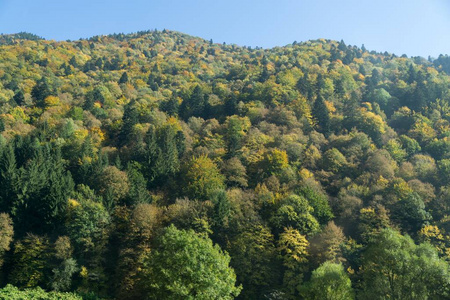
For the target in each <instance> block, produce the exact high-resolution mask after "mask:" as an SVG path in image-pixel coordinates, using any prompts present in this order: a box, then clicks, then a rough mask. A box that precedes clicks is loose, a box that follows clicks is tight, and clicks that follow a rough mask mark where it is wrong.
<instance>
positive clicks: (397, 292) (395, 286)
mask: <svg viewBox="0 0 450 300" xmlns="http://www.w3.org/2000/svg"><path fill="white" fill-rule="evenodd" d="M362 276H363V289H362V293H361V295H360V296H361V298H363V299H364V298H365V299H368V298H370V299H445V298H448V297H449V296H450V294H449V292H450V289H449V288H450V273H449V267H448V264H447V263H446V262H445V261H443V260H441V259H439V257H438V253H437V250H436V249H435V248H434V247H433V246H431V245H430V244H420V245H416V244H415V243H414V241H413V240H412V239H411V238H410V237H408V236H402V235H401V234H400V233H398V232H396V231H394V230H392V229H384V230H382V231H381V233H380V234H379V235H378V236H377V237H376V238H375V239H374V240H373V242H372V243H371V244H370V245H369V247H368V248H367V250H366V251H365V252H364V253H363V266H362Z"/></svg>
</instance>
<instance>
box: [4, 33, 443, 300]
mask: <svg viewBox="0 0 450 300" xmlns="http://www.w3.org/2000/svg"><path fill="white" fill-rule="evenodd" d="M449 262H450V57H449V56H446V55H441V56H439V57H438V58H436V59H435V58H431V57H429V58H428V59H424V58H422V57H413V58H408V57H407V56H406V55H403V56H401V57H399V56H396V55H394V54H390V53H387V52H385V53H378V52H375V51H369V50H367V49H365V47H364V45H363V46H362V47H356V46H351V45H346V44H345V43H344V42H343V41H340V42H337V41H331V40H323V39H320V40H314V41H308V42H302V43H297V42H294V43H293V44H290V45H287V46H284V47H275V48H272V49H262V48H251V47H242V46H237V45H228V44H225V43H223V44H219V43H214V42H213V41H212V40H211V41H207V40H204V39H200V38H196V37H192V36H188V35H185V34H182V33H179V32H173V31H168V30H164V31H156V30H154V31H146V32H138V33H135V34H127V35H125V34H114V35H109V36H97V37H93V38H90V39H87V40H84V39H82V40H78V41H65V42H56V41H46V40H44V39H41V38H39V37H38V36H35V35H32V34H28V33H20V34H17V35H2V36H0V265H1V269H0V270H1V272H0V281H1V283H2V287H3V288H2V289H0V299H24V298H25V299H26V298H29V299H33V298H36V297H40V298H39V299H234V298H238V299H274V300H275V299H449V298H450V270H449Z"/></svg>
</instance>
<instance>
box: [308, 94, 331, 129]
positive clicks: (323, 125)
mask: <svg viewBox="0 0 450 300" xmlns="http://www.w3.org/2000/svg"><path fill="white" fill-rule="evenodd" d="M312 113H313V116H314V118H315V119H316V121H317V124H318V126H319V127H318V129H319V131H320V132H322V133H323V134H324V135H325V136H327V135H329V134H330V132H331V123H330V111H329V110H328V107H327V105H326V104H325V100H324V99H323V97H322V96H321V95H320V94H319V95H318V96H317V99H316V101H315V102H314V106H313V109H312Z"/></svg>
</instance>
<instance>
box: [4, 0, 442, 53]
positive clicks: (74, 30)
mask: <svg viewBox="0 0 450 300" xmlns="http://www.w3.org/2000/svg"><path fill="white" fill-rule="evenodd" d="M155 28H157V29H159V30H162V29H164V28H166V29H171V30H177V31H181V32H184V33H187V34H191V35H195V36H199V37H202V38H205V39H211V38H212V39H213V40H214V42H220V43H222V42H226V43H234V44H238V45H246V46H261V47H265V48H267V47H273V46H283V45H286V44H289V43H292V42H293V41H298V42H300V41H305V40H309V39H317V38H327V39H334V40H341V39H343V40H344V41H345V42H346V43H347V44H351V45H357V46H361V44H365V46H366V48H367V49H369V50H377V51H388V52H393V53H395V54H397V55H401V54H407V55H408V56H417V55H420V56H424V57H427V56H428V55H431V56H433V57H437V56H438V55H439V54H440V53H443V54H450V0H308V1H306V0H270V1H269V0H128V1H126V0H125V1H124V0H104V1H99V0H74V1H70V0H67V1H65V0H0V33H16V32H19V31H27V32H31V33H35V34H37V35H40V36H43V37H44V38H46V39H55V40H66V39H72V40H75V39H79V38H87V37H91V36H93V35H100V34H109V33H120V32H123V33H129V32H135V31H139V30H147V29H155Z"/></svg>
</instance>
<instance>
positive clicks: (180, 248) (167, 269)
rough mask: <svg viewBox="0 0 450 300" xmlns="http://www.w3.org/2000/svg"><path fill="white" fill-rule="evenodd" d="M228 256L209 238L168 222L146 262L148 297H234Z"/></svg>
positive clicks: (232, 276) (232, 277)
mask: <svg viewBox="0 0 450 300" xmlns="http://www.w3.org/2000/svg"><path fill="white" fill-rule="evenodd" d="M229 262H230V257H229V256H228V254H226V253H224V252H223V251H222V250H221V249H220V247H219V246H217V245H213V243H212V241H211V240H209V239H206V238H202V237H199V236H197V235H196V234H195V233H194V232H193V231H183V230H178V229H176V227H175V226H170V227H168V228H166V229H165V232H164V234H163V235H162V236H161V237H160V239H159V243H158V246H157V248H156V249H155V250H153V251H152V252H151V253H150V255H149V257H148V258H147V262H146V268H147V271H146V274H145V277H146V279H145V282H146V284H148V289H149V293H148V296H147V297H149V298H150V299H180V298H183V299H233V298H234V297H236V296H237V295H238V294H239V292H240V290H241V287H236V286H235V282H236V275H235V274H234V271H233V269H231V268H230V267H229Z"/></svg>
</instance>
